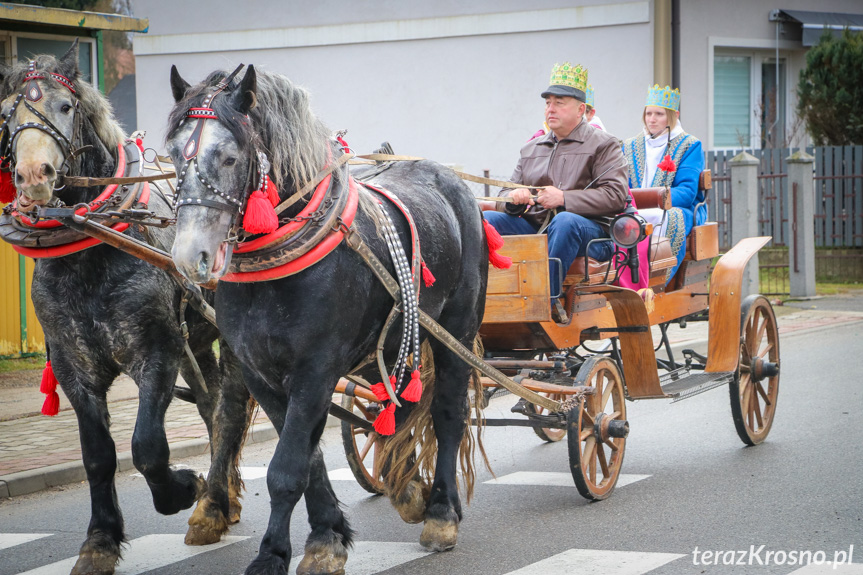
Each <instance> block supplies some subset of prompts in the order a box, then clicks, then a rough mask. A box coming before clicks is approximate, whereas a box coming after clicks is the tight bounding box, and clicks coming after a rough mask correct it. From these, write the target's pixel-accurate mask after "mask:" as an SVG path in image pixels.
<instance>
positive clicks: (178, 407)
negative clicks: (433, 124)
mask: <svg viewBox="0 0 863 575" xmlns="http://www.w3.org/2000/svg"><path fill="white" fill-rule="evenodd" d="M774 309H775V311H776V316H777V323H778V324H779V333H780V335H786V334H790V333H794V332H803V331H806V332H817V331H819V330H823V329H829V328H832V327H835V326H837V325H841V324H847V323H852V322H863V297H860V294H859V292H858V293H857V294H853V295H850V296H849V295H845V296H828V297H824V298H821V299H817V300H810V301H803V302H788V303H786V304H785V305H783V306H775V307H774ZM657 334H658V328H654V338H655V339H656V337H657ZM668 335H669V339H670V341H671V344H672V347H673V348H674V349H675V350H678V351H679V350H680V349H681V348H685V347H693V348H696V349H698V348H699V347H700V346H703V348H702V349H705V350H706V341H707V322H697V323H689V324H688V326H687V327H686V328H685V329H681V328H680V327H678V326H676V325H675V326H672V327H671V328H670V329H669V330H668ZM657 341H658V340H657ZM20 373H28V374H29V377H31V378H33V381H29V382H22V383H21V384H20V385H17V384H12V385H10V384H9V382H6V383H5V384H3V385H0V498H4V497H14V496H17V495H24V494H26V493H33V492H36V491H40V490H43V489H47V488H49V487H53V486H57V485H62V484H66V483H72V482H77V481H84V480H86V476H85V474H84V468H83V464H82V462H81V459H80V458H81V449H80V443H79V439H78V429H77V427H78V424H77V420H76V418H75V413H74V411H72V410H71V409H70V408H69V404H68V402H67V401H66V398H65V397H63V394H62V393H61V394H60V395H61V406H60V407H61V411H60V413H59V414H58V415H56V416H55V417H44V416H42V415H40V414H38V411H39V408H40V406H41V404H42V399H43V397H44V396H43V395H42V394H41V393H39V381H38V372H33V373H30V372H20ZM136 396H137V388H136V387H135V384H134V383H133V382H132V381H131V380H129V379H128V378H125V377H124V378H120V379H118V380H117V382H116V383H115V385H114V386H113V388H112V391H111V394H109V407H110V413H111V433H112V435H113V438H114V442H115V443H116V446H117V454H118V455H117V459H118V462H119V466H118V468H119V471H128V470H130V469H132V468H133V465H132V454H131V437H132V432H133V430H134V425H135V418H136V416H137V411H138V402H137V399H136ZM13 409H14V411H11V410H13ZM33 412H35V413H33ZM16 414H17V415H16ZM20 414H29V415H26V416H24V417H21V416H20ZM13 417H17V418H15V419H12V418H13ZM336 424H338V422H337V420H335V419H333V418H332V417H330V422H328V425H336ZM165 425H166V430H167V436H168V441H169V443H170V446H171V459H172V461H177V460H179V459H181V458H183V457H189V456H192V455H200V454H204V453H207V452H208V451H209V442H208V439H207V431H206V428H205V427H204V424H203V422H202V421H201V419H200V417H199V416H198V412H197V409H196V408H195V406H194V405H192V404H189V403H185V402H183V401H179V400H175V401H174V402H172V403H171V405H170V407H169V408H168V413H167V416H166V424H165ZM275 437H276V431H275V429H273V427H272V425H271V424H270V422H269V420H268V419H267V418H266V416H265V415H264V413H263V411H261V410H258V411H257V413H256V414H255V419H254V420H253V422H252V428H251V430H250V432H249V435H248V438H247V440H246V443H247V444H251V443H258V442H262V441H268V440H270V439H274V438H275Z"/></svg>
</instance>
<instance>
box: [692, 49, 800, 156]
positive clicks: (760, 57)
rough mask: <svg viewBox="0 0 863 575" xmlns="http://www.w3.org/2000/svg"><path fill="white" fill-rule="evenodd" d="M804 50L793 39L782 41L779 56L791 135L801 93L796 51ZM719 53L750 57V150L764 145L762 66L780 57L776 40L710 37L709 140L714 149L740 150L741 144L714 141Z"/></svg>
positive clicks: (786, 130)
mask: <svg viewBox="0 0 863 575" xmlns="http://www.w3.org/2000/svg"><path fill="white" fill-rule="evenodd" d="M799 50H800V45H799V43H797V42H792V41H790V40H780V41H779V59H780V60H784V61H785V133H786V134H789V133H790V131H791V129H792V127H793V126H792V124H793V122H792V118H793V111H794V108H795V107H796V102H797V96H796V94H797V92H796V90H795V88H796V82H794V78H797V77H798V75H799V69H798V67H797V66H795V62H794V60H795V58H794V52H795V51H799ZM716 56H747V57H749V114H750V118H749V145H748V146H746V148H747V149H757V148H760V147H761V120H760V118H756V116H755V107H756V103H758V102H759V101H760V100H761V92H762V90H763V87H762V85H761V67H762V65H763V63H764V61H765V60H772V59H774V58H776V41H775V40H764V39H758V38H717V37H714V36H710V37H709V38H708V50H707V59H708V61H707V101H708V105H707V113H708V116H709V117H708V122H707V141H708V145H709V149H711V150H736V149H740V146H716V145H715V142H714V131H713V122H714V101H713V97H714V96H713V92H714V85H713V83H714V78H713V74H714V70H713V63H714V59H715V58H716Z"/></svg>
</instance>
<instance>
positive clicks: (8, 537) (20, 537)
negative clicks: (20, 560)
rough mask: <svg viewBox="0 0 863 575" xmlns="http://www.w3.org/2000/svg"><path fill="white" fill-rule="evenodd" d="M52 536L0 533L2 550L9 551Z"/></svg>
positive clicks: (44, 534) (47, 534) (46, 534)
mask: <svg viewBox="0 0 863 575" xmlns="http://www.w3.org/2000/svg"><path fill="white" fill-rule="evenodd" d="M50 536H51V534H50V533H0V549H8V548H9V547H15V546H16V545H23V544H25V543H30V542H31V541H36V540H37V539H42V538H43V537H50Z"/></svg>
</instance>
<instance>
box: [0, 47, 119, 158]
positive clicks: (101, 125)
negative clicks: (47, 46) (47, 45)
mask: <svg viewBox="0 0 863 575" xmlns="http://www.w3.org/2000/svg"><path fill="white" fill-rule="evenodd" d="M33 60H34V61H35V62H36V70H40V71H44V72H54V73H57V74H60V73H62V72H61V71H60V70H61V66H60V61H59V60H58V59H57V58H55V57H54V56H51V55H49V54H40V55H39V56H36V57H34V58H33ZM28 65H29V61H28V62H17V63H15V64H13V65H12V66H11V67H4V69H3V70H2V71H0V74H2V85H0V93H1V94H2V98H4V99H5V98H6V97H8V96H9V95H11V94H14V93H16V92H18V91H20V90H21V87H22V84H23V83H24V77H25V76H26V75H27V69H28ZM69 79H70V80H72V82H73V83H74V84H75V92H76V95H77V96H78V101H79V102H80V104H79V111H78V113H82V114H84V116H86V117H87V118H89V119H90V123H91V124H92V125H93V129H94V131H95V132H96V136H97V137H98V138H99V139H100V140H101V141H102V143H103V144H105V147H106V148H108V150H115V149H116V148H117V146H119V145H120V144H121V143H122V142H123V140H124V139H125V138H126V135H125V134H124V133H123V129H122V128H121V127H120V124H119V123H117V120H116V119H115V117H114V108H113V107H112V106H111V102H109V101H108V99H107V98H106V97H105V96H103V95H102V93H101V92H100V91H99V90H97V89H96V88H94V87H93V85H92V84H90V83H89V82H86V81H84V80H82V79H81V78H80V76H79V77H77V78H69ZM44 82H46V83H48V84H52V85H55V86H56V87H58V88H59V89H62V90H65V89H66V88H65V87H62V85H61V84H60V83H59V82H57V81H56V80H51V79H48V78H46V79H45V80H44Z"/></svg>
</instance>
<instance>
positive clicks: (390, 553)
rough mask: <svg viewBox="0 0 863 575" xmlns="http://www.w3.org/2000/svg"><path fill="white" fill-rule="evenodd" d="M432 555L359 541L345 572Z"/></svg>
mask: <svg viewBox="0 0 863 575" xmlns="http://www.w3.org/2000/svg"><path fill="white" fill-rule="evenodd" d="M294 553H298V554H299V555H296V556H295V557H294V558H293V559H291V564H290V566H289V567H288V573H296V572H297V565H299V564H300V560H301V559H302V558H303V556H302V549H294ZM431 553H432V552H431V551H428V550H426V549H424V548H423V547H422V546H421V545H420V544H419V543H395V542H387V541H357V542H355V543H354V547H353V549H351V550H350V551H348V562H347V563H346V564H345V572H346V573H350V574H351V575H374V574H375V573H379V572H381V571H386V570H387V569H392V568H393V567H395V566H397V565H401V564H402V563H407V562H408V561H413V560H414V559H419V558H420V557H425V556H426V555H429V554H431ZM118 575H119V573H118Z"/></svg>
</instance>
